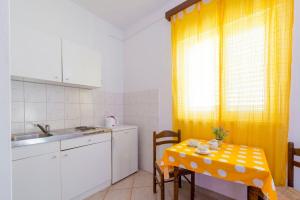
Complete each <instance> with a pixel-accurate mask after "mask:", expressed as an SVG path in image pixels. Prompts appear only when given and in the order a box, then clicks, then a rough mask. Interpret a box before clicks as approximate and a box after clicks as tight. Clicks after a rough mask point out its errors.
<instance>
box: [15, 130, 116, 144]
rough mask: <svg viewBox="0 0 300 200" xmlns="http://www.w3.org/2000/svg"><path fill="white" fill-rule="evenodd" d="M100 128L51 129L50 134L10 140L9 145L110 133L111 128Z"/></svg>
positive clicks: (40, 142)
mask: <svg viewBox="0 0 300 200" xmlns="http://www.w3.org/2000/svg"><path fill="white" fill-rule="evenodd" d="M101 129H103V132H99V133H92V134H89V131H85V132H82V131H79V130H76V129H75V128H69V129H60V130H53V131H50V134H51V135H52V136H49V137H43V138H34V139H25V140H19V141H12V142H11V146H12V148H16V147H22V146H28V145H35V144H42V143H49V142H56V141H61V140H67V139H73V138H77V137H83V136H89V135H96V134H103V133H111V132H112V130H111V129H108V128H102V127H101Z"/></svg>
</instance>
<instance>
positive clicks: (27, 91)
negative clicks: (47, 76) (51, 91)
mask: <svg viewBox="0 0 300 200" xmlns="http://www.w3.org/2000/svg"><path fill="white" fill-rule="evenodd" d="M24 97H25V102H39V103H41V102H46V85H45V84H38V83H29V82H24Z"/></svg>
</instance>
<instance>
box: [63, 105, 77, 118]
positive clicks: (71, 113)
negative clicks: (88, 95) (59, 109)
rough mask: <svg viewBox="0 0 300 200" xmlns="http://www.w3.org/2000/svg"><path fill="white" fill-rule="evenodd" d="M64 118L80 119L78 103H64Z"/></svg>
mask: <svg viewBox="0 0 300 200" xmlns="http://www.w3.org/2000/svg"><path fill="white" fill-rule="evenodd" d="M65 119H80V104H79V103H68V104H65Z"/></svg>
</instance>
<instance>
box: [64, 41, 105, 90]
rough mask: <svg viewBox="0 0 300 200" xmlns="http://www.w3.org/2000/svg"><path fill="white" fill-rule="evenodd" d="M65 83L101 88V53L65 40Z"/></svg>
mask: <svg viewBox="0 0 300 200" xmlns="http://www.w3.org/2000/svg"><path fill="white" fill-rule="evenodd" d="M62 55H63V58H62V63H63V82H64V83H69V84H79V85H86V86H92V87H101V54H100V52H98V51H96V50H93V49H90V48H87V47H84V46H82V45H79V44H76V43H74V42H71V41H68V40H63V42H62Z"/></svg>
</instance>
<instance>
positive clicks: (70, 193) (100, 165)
mask: <svg viewBox="0 0 300 200" xmlns="http://www.w3.org/2000/svg"><path fill="white" fill-rule="evenodd" d="M109 135H110V134H109ZM86 138H87V139H86V141H87V142H90V143H93V138H92V137H86ZM83 140H84V138H80V139H74V142H73V141H72V139H71V140H69V141H66V142H65V144H62V146H65V147H68V148H70V149H68V150H63V151H61V154H60V156H61V178H62V181H61V182H62V199H63V200H67V199H73V198H76V197H77V196H79V195H81V194H82V193H85V192H87V191H89V190H91V189H93V188H95V187H97V186H99V185H101V184H105V183H107V182H109V184H110V182H111V138H110V137H109V139H107V140H104V141H101V142H99V143H94V144H89V145H84V146H80V142H81V141H83ZM94 141H96V140H94ZM71 144H73V145H74V146H70V145H71ZM82 144H86V143H84V142H82ZM75 145H76V146H75Z"/></svg>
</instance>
